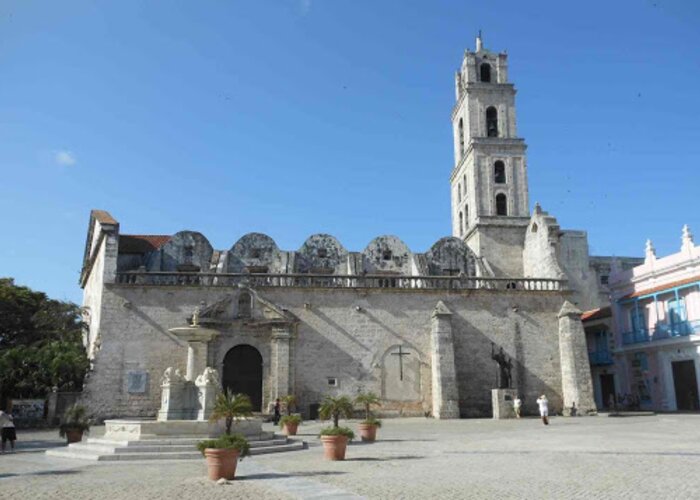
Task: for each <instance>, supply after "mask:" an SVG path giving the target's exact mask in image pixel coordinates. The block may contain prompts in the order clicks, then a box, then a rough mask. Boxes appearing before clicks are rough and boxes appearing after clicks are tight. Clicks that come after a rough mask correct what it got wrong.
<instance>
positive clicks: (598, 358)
mask: <svg viewBox="0 0 700 500" xmlns="http://www.w3.org/2000/svg"><path fill="white" fill-rule="evenodd" d="M588 360H589V361H590V363H591V364H592V365H612V364H613V363H615V361H614V360H613V357H612V354H611V353H610V351H593V352H589V353H588Z"/></svg>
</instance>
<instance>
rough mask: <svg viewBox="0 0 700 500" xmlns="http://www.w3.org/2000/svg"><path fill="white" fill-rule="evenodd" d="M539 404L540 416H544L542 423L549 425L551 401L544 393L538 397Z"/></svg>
mask: <svg viewBox="0 0 700 500" xmlns="http://www.w3.org/2000/svg"><path fill="white" fill-rule="evenodd" d="M537 406H539V407H540V417H542V423H543V424H544V425H549V418H548V417H549V401H547V396H545V395H544V394H542V395H541V396H540V397H539V398H537Z"/></svg>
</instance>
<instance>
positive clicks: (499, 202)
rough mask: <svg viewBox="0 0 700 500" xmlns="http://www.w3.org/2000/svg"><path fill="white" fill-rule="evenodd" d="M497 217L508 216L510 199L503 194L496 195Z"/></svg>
mask: <svg viewBox="0 0 700 500" xmlns="http://www.w3.org/2000/svg"><path fill="white" fill-rule="evenodd" d="M496 215H508V198H506V195H505V194H503V193H500V194H498V195H496Z"/></svg>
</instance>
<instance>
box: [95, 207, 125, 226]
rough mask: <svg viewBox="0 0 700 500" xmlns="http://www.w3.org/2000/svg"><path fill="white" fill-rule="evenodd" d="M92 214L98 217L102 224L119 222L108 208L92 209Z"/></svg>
mask: <svg viewBox="0 0 700 500" xmlns="http://www.w3.org/2000/svg"><path fill="white" fill-rule="evenodd" d="M91 215H92V216H93V217H94V218H95V219H97V221H98V222H99V223H100V224H119V223H118V222H117V221H116V219H115V218H114V217H112V215H111V214H110V213H109V212H107V211H106V210H92V212H91Z"/></svg>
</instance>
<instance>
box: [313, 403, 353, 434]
mask: <svg viewBox="0 0 700 500" xmlns="http://www.w3.org/2000/svg"><path fill="white" fill-rule="evenodd" d="M353 410H354V408H353V406H352V401H351V400H350V398H349V397H347V396H336V397H333V396H326V399H324V400H323V402H322V403H321V407H320V408H319V409H318V414H319V416H320V417H321V419H322V420H328V419H329V418H331V419H333V427H335V428H337V427H338V422H339V420H340V417H345V418H350V417H352V412H353Z"/></svg>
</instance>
